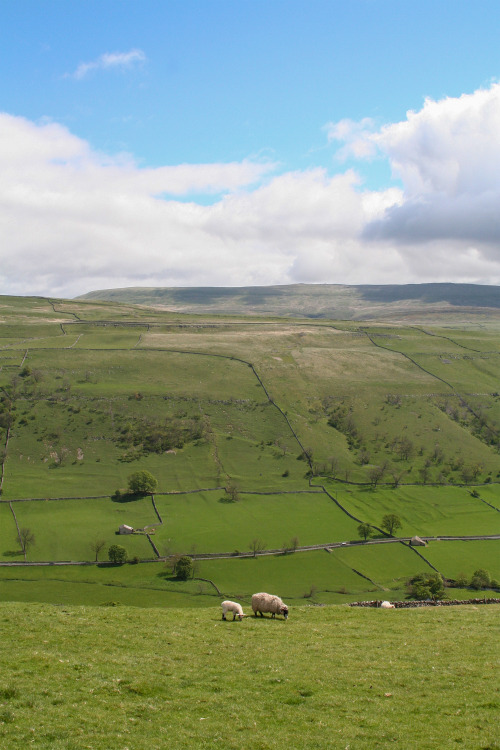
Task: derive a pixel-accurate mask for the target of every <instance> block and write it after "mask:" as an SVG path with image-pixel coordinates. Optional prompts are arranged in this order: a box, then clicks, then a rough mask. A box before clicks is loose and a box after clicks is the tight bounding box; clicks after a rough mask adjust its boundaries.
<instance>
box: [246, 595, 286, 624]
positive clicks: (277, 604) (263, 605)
mask: <svg viewBox="0 0 500 750" xmlns="http://www.w3.org/2000/svg"><path fill="white" fill-rule="evenodd" d="M252 609H253V612H254V615H255V617H257V613H258V612H260V616H261V617H264V615H263V612H270V613H271V617H274V616H275V615H283V617H284V618H285V620H286V619H287V617H288V607H287V606H286V604H283V602H282V601H281V599H280V598H279V596H274V594H266V593H264V592H261V593H260V594H254V595H253V596H252Z"/></svg>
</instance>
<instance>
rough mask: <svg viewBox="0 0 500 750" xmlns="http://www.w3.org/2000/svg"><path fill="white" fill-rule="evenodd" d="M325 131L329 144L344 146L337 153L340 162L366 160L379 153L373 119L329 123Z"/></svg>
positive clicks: (365, 118)
mask: <svg viewBox="0 0 500 750" xmlns="http://www.w3.org/2000/svg"><path fill="white" fill-rule="evenodd" d="M324 130H326V132H327V137H328V141H329V143H332V142H333V141H341V142H342V143H343V144H344V145H343V146H342V147H341V148H338V149H337V152H336V157H337V159H339V160H340V161H344V160H346V159H348V158H350V157H354V158H355V159H366V158H369V157H372V156H375V154H376V153H377V147H376V145H375V143H374V142H373V134H374V132H375V123H374V121H373V120H372V119H371V117H364V118H363V119H362V120H359V121H358V122H356V121H355V120H349V119H344V120H339V121H338V122H329V123H328V124H327V125H326V126H325V128H324Z"/></svg>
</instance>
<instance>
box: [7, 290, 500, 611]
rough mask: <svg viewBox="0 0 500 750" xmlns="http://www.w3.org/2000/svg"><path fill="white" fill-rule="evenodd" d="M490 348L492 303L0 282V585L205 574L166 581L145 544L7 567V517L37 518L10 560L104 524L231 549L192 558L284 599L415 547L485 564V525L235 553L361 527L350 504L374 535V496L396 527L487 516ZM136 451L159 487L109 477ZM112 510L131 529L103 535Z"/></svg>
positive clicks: (489, 559)
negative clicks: (416, 313)
mask: <svg viewBox="0 0 500 750" xmlns="http://www.w3.org/2000/svg"><path fill="white" fill-rule="evenodd" d="M372 292H373V294H375V292H374V290H372ZM394 296H396V293H395V292H394V293H393V297H394ZM396 302H397V300H396ZM499 359H500V325H499V323H498V321H497V318H496V316H495V315H494V314H489V315H488V316H485V315H483V314H482V317H481V319H480V320H479V319H476V318H473V317H472V318H470V320H469V321H468V323H467V325H462V324H461V323H457V322H453V320H452V319H450V318H449V317H447V316H441V317H440V318H439V320H438V321H436V324H435V325H428V324H425V325H423V324H419V325H416V324H415V325H410V323H409V321H406V322H405V323H400V324H396V323H394V322H391V323H390V324H389V323H387V322H386V323H385V324H382V323H381V322H380V321H374V322H373V323H369V322H366V321H365V322H363V323H360V324H358V323H355V322H354V321H346V320H344V321H343V322H335V321H327V320H297V319H295V320H294V319H271V318H267V319H266V318H260V319H259V321H258V322H256V321H255V320H254V321H253V322H252V321H249V320H248V318H238V317H232V318H231V317H228V316H226V317H217V316H215V315H211V314H206V315H203V316H196V315H182V314H179V313H173V312H164V311H160V310H157V309H155V310H152V309H148V308H145V307H137V306H134V305H130V304H123V305H122V304H116V303H112V302H98V301H85V300H83V301H82V300H79V301H70V300H46V299H40V298H15V297H2V298H0V446H1V448H0V469H1V474H0V488H1V495H0V595H1V596H2V597H3V598H8V599H11V598H17V599H20V600H26V601H31V600H34V601H37V600H38V601H51V602H55V603H57V602H62V601H72V602H75V603H78V602H80V603H88V602H94V603H101V602H102V601H105V600H106V597H105V594H104V595H103V593H102V592H103V590H104V591H105V589H106V587H114V588H115V589H116V590H117V597H118V600H119V601H124V602H128V603H130V602H134V603H137V604H139V605H140V606H165V605H168V604H169V603H175V604H182V603H183V602H185V603H186V604H189V605H193V604H194V605H196V606H198V605H203V606H206V605H207V604H210V603H211V602H212V601H213V600H212V599H211V597H212V595H213V593H214V589H213V588H212V587H211V586H210V584H204V583H202V582H192V583H189V582H188V584H185V585H179V582H178V581H176V579H175V578H173V576H172V575H171V574H170V573H169V572H168V571H166V570H165V568H164V563H163V562H159V563H158V564H154V563H147V564H146V563H144V564H140V565H135V566H134V565H127V566H124V567H123V568H122V569H119V570H118V569H116V568H109V567H92V568H90V567H85V568H81V569H76V568H74V567H64V566H57V569H56V568H53V567H49V566H47V567H45V568H40V569H36V570H34V571H33V570H32V569H28V568H26V567H22V568H21V567H16V568H9V567H7V564H8V563H15V562H17V563H23V561H24V554H23V550H22V549H21V546H20V542H19V534H18V530H19V529H22V528H27V529H29V530H31V531H32V532H33V533H34V536H35V543H34V544H32V545H31V546H30V547H29V549H28V550H27V554H26V558H27V561H28V562H50V563H61V562H68V561H75V562H86V563H91V562H93V561H95V553H94V551H93V545H94V544H95V542H96V541H99V540H102V541H103V543H104V548H103V551H102V552H101V554H100V558H99V560H100V561H102V560H105V559H106V552H107V549H108V547H109V546H110V545H111V544H114V543H116V542H119V543H120V544H122V545H123V546H125V547H126V549H127V552H128V554H129V556H130V557H131V558H136V559H139V560H140V561H145V560H148V559H156V558H157V556H158V555H160V557H167V556H169V555H171V554H175V553H191V554H196V555H198V556H200V555H201V556H203V554H204V553H209V554H213V553H227V554H229V555H231V557H230V558H229V559H217V560H213V559H207V560H200V561H199V562H198V563H197V566H198V568H197V577H198V578H209V579H211V580H213V581H214V582H215V584H216V585H217V586H218V587H219V589H220V590H222V591H223V593H224V595H231V596H233V595H234V596H240V597H241V598H242V599H243V600H245V601H248V600H249V597H250V596H251V593H252V592H253V591H255V590H256V589H257V588H271V587H272V588H273V590H274V589H275V590H277V591H281V592H282V593H283V595H286V596H287V597H288V598H291V599H292V600H294V601H295V602H296V603H300V602H301V601H302V602H303V601H304V597H307V598H312V599H313V601H315V602H317V603H325V602H326V603H328V602H338V601H348V600H351V599H353V598H356V597H358V598H359V597H363V596H366V597H367V598H370V597H371V596H372V594H373V592H377V591H384V590H385V591H391V596H393V597H395V598H401V597H402V596H403V595H404V581H405V579H406V578H407V577H408V576H409V575H411V574H412V573H416V572H419V571H420V570H421V569H428V570H430V569H432V566H434V567H437V568H438V569H439V570H440V572H442V573H443V575H445V576H446V577H449V578H454V577H457V576H458V575H460V574H464V575H465V576H466V577H469V578H470V576H471V575H472V574H473V572H474V571H475V570H476V569H478V568H480V567H484V568H486V569H488V570H489V572H490V573H491V575H492V577H494V578H497V579H498V578H500V571H499V570H498V566H497V564H496V562H495V561H497V560H498V559H499V557H500V556H498V544H499V541H498V540H492V539H487V540H477V541H475V542H463V543H460V542H455V541H454V542H444V541H443V542H434V541H432V542H431V543H430V545H429V547H428V548H427V549H426V550H424V551H423V557H418V555H417V554H416V553H415V551H414V550H411V549H410V548H409V547H408V546H407V545H403V544H390V545H383V547H379V548H377V549H376V550H375V548H374V547H370V545H361V546H359V545H358V546H357V547H356V548H351V547H348V548H346V549H343V548H340V547H339V548H335V549H333V550H332V551H329V552H325V550H324V549H323V550H321V551H311V552H300V553H299V552H298V553H296V554H287V555H278V556H276V555H274V556H270V557H266V558H264V557H258V558H257V559H250V560H249V559H239V558H238V557H237V555H236V554H235V553H237V552H239V553H249V549H250V548H251V546H252V543H253V542H254V541H257V542H258V543H259V546H261V547H263V548H264V549H266V550H275V551H276V550H285V549H286V548H289V547H290V545H291V540H295V545H297V544H298V545H299V546H306V545H322V546H323V547H330V546H331V545H336V544H337V545H340V544H341V543H342V542H351V541H356V542H357V541H359V537H358V531H357V527H358V525H359V523H361V522H365V523H368V524H371V526H372V535H374V536H375V537H377V536H378V537H381V536H383V533H382V532H381V529H380V524H381V522H382V518H383V516H384V515H386V514H387V513H396V514H397V515H398V516H399V518H400V520H401V528H400V529H399V530H398V532H397V533H398V534H401V536H403V537H411V536H413V535H415V534H418V535H420V536H427V537H440V538H442V537H446V536H489V537H491V536H493V535H498V534H499V532H500V523H499V517H500V516H499V514H500V461H499V450H500V395H499V392H500V381H499V378H498V372H499V371H500V369H499V364H500V363H499ZM139 469H147V470H148V471H150V472H151V473H152V474H153V475H154V476H155V477H156V478H157V480H158V488H157V492H156V493H155V503H156V504H155V505H154V504H153V503H152V500H151V498H150V497H140V496H138V497H130V496H123V494H122V495H121V496H120V497H117V496H116V494H115V493H116V490H122V493H123V491H124V490H125V489H126V486H127V478H128V476H129V475H130V474H131V473H132V472H135V471H137V470H139ZM230 486H232V487H233V488H235V489H236V492H237V502H229V500H230V499H231V498H230V497H229V495H228V494H227V493H226V490H225V488H226V487H230ZM122 523H125V524H128V525H131V526H133V527H134V528H135V529H138V530H139V531H138V533H136V534H134V535H131V536H128V537H119V538H118V537H117V536H116V533H117V530H118V527H119V525H120V524H122ZM144 529H145V530H148V531H149V532H150V540H148V537H147V536H146V535H145V533H143V532H142V531H141V530H144ZM460 544H465V545H466V547H464V548H463V549H466V550H467V552H466V553H465V552H463V553H462V554H459V553H458V549H459V546H458V545H460ZM427 553H428V555H427ZM459 563H461V564H460V566H459ZM148 592H149V593H148ZM473 593H474V592H472V591H470V592H469V595H473ZM460 595H461V596H466V595H467V592H466V591H463V592H462V593H461V594H460ZM134 597H135V598H134Z"/></svg>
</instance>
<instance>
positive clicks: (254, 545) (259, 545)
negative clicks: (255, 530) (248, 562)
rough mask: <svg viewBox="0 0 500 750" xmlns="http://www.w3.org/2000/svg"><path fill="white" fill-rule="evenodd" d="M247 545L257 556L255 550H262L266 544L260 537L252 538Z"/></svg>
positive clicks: (255, 555)
mask: <svg viewBox="0 0 500 750" xmlns="http://www.w3.org/2000/svg"><path fill="white" fill-rule="evenodd" d="M248 547H249V549H250V550H251V551H252V552H253V556H254V557H257V552H262V550H263V549H265V547H266V545H265V544H264V542H263V541H262V539H252V541H251V542H250V544H249V545H248Z"/></svg>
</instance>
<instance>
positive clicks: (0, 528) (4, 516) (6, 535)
mask: <svg viewBox="0 0 500 750" xmlns="http://www.w3.org/2000/svg"><path fill="white" fill-rule="evenodd" d="M17 538H18V534H17V528H16V522H15V520H14V516H13V515H12V511H11V509H10V508H9V505H8V503H0V559H2V560H10V559H16V558H17V553H18V552H19V543H17V542H16V540H17ZM19 559H22V557H21V558H19Z"/></svg>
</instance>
